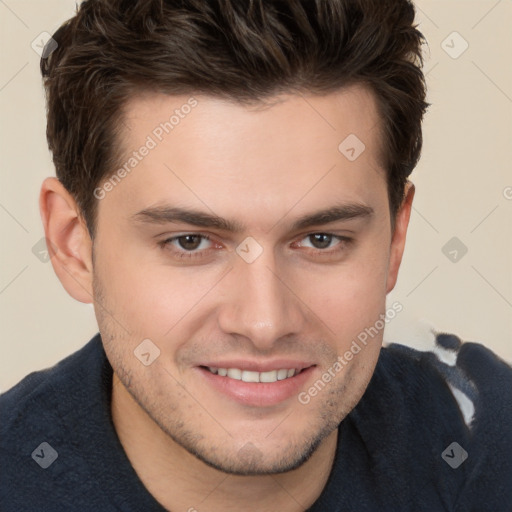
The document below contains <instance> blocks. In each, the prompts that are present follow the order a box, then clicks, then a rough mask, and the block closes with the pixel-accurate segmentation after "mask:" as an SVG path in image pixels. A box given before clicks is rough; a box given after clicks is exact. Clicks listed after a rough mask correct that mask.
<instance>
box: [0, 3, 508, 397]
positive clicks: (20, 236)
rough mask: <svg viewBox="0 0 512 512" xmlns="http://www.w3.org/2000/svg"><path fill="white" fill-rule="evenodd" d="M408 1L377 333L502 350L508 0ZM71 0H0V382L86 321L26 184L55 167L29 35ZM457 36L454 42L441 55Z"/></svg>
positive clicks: (66, 347) (82, 331) (90, 326)
mask: <svg viewBox="0 0 512 512" xmlns="http://www.w3.org/2000/svg"><path fill="white" fill-rule="evenodd" d="M416 5H417V7H418V17H417V19H418V22H419V25H420V29H421V30H422V32H423V33H424V34H425V36H426V37H427V40H428V42H429V48H430V50H429V52H428V53H427V54H426V57H427V60H426V65H425V71H426V72H427V79H428V85H429V97H428V101H429V102H431V103H432V106H431V108H430V111H429V113H428V114H427V117H426V120H425V123H424V138H425V142H424V149H423V156H422V160H421V163H420V165H419V166H418V168H417V169H416V170H415V172H414V174H413V177H412V179H413V181H414V183H415V184H416V186H417V195H416V200H415V207H414V212H413V215H412V220H411V226H410V233H409V238H408V246H407V249H406V252H405V259H404V263H403V266H402V270H401V274H400V278H399V283H398V285H397V288H396V290H395V291H394V292H393V293H392V294H391V295H390V297H389V302H390V304H391V303H392V302H393V301H395V300H398V301H400V302H401V303H402V304H403V306H404V311H403V312H402V313H400V314H399V315H398V316H397V317H396V318H395V320H393V321H392V322H391V323H390V324H389V326H388V328H387V330H386V334H385V339H386V340H388V341H390V340H392V341H399V342H402V343H406V344H411V345H413V346H417V345H420V344H421V338H423V337H424V335H425V332H427V331H428V329H429V328H430V327H429V326H433V327H434V328H436V329H437V330H443V331H448V332H453V333H457V334H458V335H460V336H461V337H462V338H463V339H464V340H467V341H479V342H483V343H485V344H486V345H487V346H489V347H490V348H492V349H493V350H494V351H495V352H497V353H498V354H499V355H500V356H501V357H503V358H505V359H506V360H508V361H510V362H512V172H511V164H510V162H511V161H512V150H511V147H512V71H511V70H512V68H511V66H510V62H511V58H512V36H511V33H510V27H511V26H512V2H510V1H509V0H499V1H497V0H492V1H484V0H474V1H471V0H465V1H451V0H443V1H440V0H437V1H432V0H420V1H417V2H416ZM74 9H75V1H74V0H45V1H44V2H43V1H41V0H0V28H1V31H0V34H1V36H0V44H1V48H2V52H1V59H2V60H1V66H0V73H1V75H0V109H1V127H0V129H1V132H0V144H1V147H0V150H1V151H0V155H1V174H0V180H1V182H0V183H1V186H0V225H1V229H2V253H1V264H0V314H1V336H2V338H1V343H2V357H1V363H0V365H1V366H0V390H2V391H4V390H6V389H8V388H9V387H10V386H12V385H13V384H14V383H16V382H17V381H19V380H20V379H21V378H22V377H23V376H25V375H26V374H28V373H29V372H31V371H34V370H37V369H40V368H44V367H48V366H50V365H53V364H55V363H56V362H57V361H59V360H60V359H62V358H63V357H64V356H66V355H68V354H70V353H71V352H74V351H75V350H77V349H78V348H79V347H81V346H82V345H84V344H85V343H86V342H87V341H88V340H89V339H90V338H91V337H92V336H93V335H94V334H95V333H96V332H97V327H96V321H95V317H94V313H93V309H92V306H90V305H84V304H81V303H78V302H76V301H74V300H73V299H71V298H70V297H69V296H68V295H67V294H66V292H65V291H64V289H63V288H62V286H61V285H60V283H59V281H58V280H57V278H56V276H55V275H54V273H53V270H52V267H51V264H50V263H49V262H46V263H43V262H41V261H40V260H39V259H38V258H37V257H36V256H35V255H34V254H33V252H32V248H33V247H34V245H36V244H37V243H38V242H39V241H40V239H41V238H42V237H43V229H42V226H41V222H40V217H39V211H38V193H39V187H40V184H41V181H42V180H43V178H44V177H46V176H49V175H53V174H54V169H53V166H52V163H51V159H50V155H49V153H48V149H47V146H46V139H45V113H44V102H43V93H42V86H41V79H40V73H39V56H38V55H37V53H36V52H35V51H34V50H33V49H32V47H31V44H32V42H33V41H34V40H36V41H37V40H38V38H39V35H40V34H41V33H42V32H49V33H50V34H51V33H53V32H54V31H55V30H56V29H57V28H58V26H59V25H60V24H61V22H63V21H64V20H65V19H67V18H68V17H70V16H72V14H73V12H74ZM454 31H456V32H458V34H460V35H456V34H455V35H454V34H452V33H453V32H454ZM443 41H444V43H443ZM464 41H466V42H467V44H468V48H467V50H466V51H465V52H464V53H462V54H461V55H460V56H458V57H457V58H453V57H454V56H457V54H458V53H460V52H461V50H462V49H463V48H464V46H465V44H466V43H465V42H464ZM445 50H446V51H445ZM447 52H448V53H447ZM449 53H451V54H452V56H450V55H449ZM452 237H457V238H458V239H459V240H460V241H461V242H462V243H463V244H464V245H465V246H466V247H467V249H468V252H467V254H465V255H464V256H462V257H461V253H460V251H459V253H458V261H457V262H452V261H450V259H448V257H447V256H445V254H444V253H443V252H442V248H443V246H444V245H445V244H446V243H447V242H448V241H449V240H450V239H451V238H452ZM450 250H452V248H449V249H448V250H447V251H445V252H447V253H449V251H450ZM451 257H453V253H452V256H451Z"/></svg>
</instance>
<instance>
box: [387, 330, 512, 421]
mask: <svg viewBox="0 0 512 512" xmlns="http://www.w3.org/2000/svg"><path fill="white" fill-rule="evenodd" d="M379 362H380V363H381V364H382V366H383V367H384V368H383V371H384V372H385V373H387V377H388V378H391V379H394V380H395V382H396V385H397V387H399V388H403V387H404V386H405V387H407V386H408V385H410V384H411V381H421V382H423V381H424V379H425V378H428V379H430V381H431V382H430V383H429V385H428V386H427V387H428V388H432V387H434V388H439V387H441V388H445V387H446V388H448V389H449V390H450V392H451V395H452V396H453V399H454V403H455V404H456V405H457V406H458V409H459V411H460V413H461V415H462V417H463V419H464V422H465V424H466V426H467V428H468V429H470V430H472V429H473V428H475V427H476V426H478V425H479V424H480V423H481V422H482V421H489V420H491V419H494V420H498V419H499V418H500V415H501V413H502V410H503V408H505V410H507V409H508V411H509V412H510V413H511V414H512V409H511V408H512V367H511V366H510V365H509V364H508V363H507V362H506V361H504V360H503V359H501V358H500V357H499V356H498V355H496V354H495V353H494V352H493V351H491V350H490V349H488V348H486V347H485V346H484V345H482V344H481V343H475V342H463V341H462V340H461V339H460V338H459V337H458V336H456V335H454V334H448V333H433V336H432V344H431V346H430V347H429V348H427V347H425V349H424V350H418V349H416V348H412V347H409V346H405V345H401V344H397V343H391V344H388V345H387V346H385V347H383V349H382V354H381V360H380V361H379ZM399 377H402V378H399Z"/></svg>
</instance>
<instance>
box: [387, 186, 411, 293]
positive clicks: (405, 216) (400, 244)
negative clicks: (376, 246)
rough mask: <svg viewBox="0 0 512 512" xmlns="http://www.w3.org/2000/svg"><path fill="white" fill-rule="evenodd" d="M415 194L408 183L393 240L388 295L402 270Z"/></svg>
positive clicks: (397, 215) (396, 221)
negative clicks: (401, 265) (401, 264)
mask: <svg viewBox="0 0 512 512" xmlns="http://www.w3.org/2000/svg"><path fill="white" fill-rule="evenodd" d="M414 193H415V187H414V184H413V183H412V182H410V181H408V182H407V184H406V187H405V194H404V200H403V201H402V205H401V206H400V209H399V210H398V212H397V214H396V219H395V229H394V232H393V237H392V239H391V251H390V258H389V267H388V280H387V284H386V293H389V292H390V291H391V290H392V289H393V288H394V287H395V284H396V281H397V278H398V270H399V269H400V263H401V262H402V256H403V254H404V249H405V239H406V236H407V228H408V226H409V219H410V217H411V208H412V202H413V199H414Z"/></svg>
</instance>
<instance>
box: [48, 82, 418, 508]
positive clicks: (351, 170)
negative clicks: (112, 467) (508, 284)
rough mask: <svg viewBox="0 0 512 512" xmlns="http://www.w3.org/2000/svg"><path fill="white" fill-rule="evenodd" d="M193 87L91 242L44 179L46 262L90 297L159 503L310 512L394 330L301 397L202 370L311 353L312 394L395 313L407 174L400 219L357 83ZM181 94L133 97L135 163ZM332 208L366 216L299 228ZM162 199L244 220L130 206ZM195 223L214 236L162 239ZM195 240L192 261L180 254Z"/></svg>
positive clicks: (124, 427)
mask: <svg viewBox="0 0 512 512" xmlns="http://www.w3.org/2000/svg"><path fill="white" fill-rule="evenodd" d="M195 98H196V99H197V101H198V105H197V106H196V107H195V108H194V109H193V110H192V111H191V112H190V114H188V115H187V116H186V117H185V118H184V119H181V120H180V123H179V125H177V126H176V127H175V128H174V129H173V130H172V132H170V133H169V134H167V135H166V136H165V137H164V139H163V140H162V142H160V143H159V144H158V145H157V147H156V148H154V149H152V150H151V151H150V152H149V154H148V155H147V156H146V157H145V158H144V159H143V160H142V161H141V162H140V163H139V164H138V165H137V167H136V168H135V169H134V170H133V171H132V172H130V173H129V175H127V176H126V177H125V178H123V180H122V181H121V182H120V183H119V184H117V185H116V186H115V187H114V188H113V189H112V190H111V191H109V192H108V193H107V194H106V195H105V197H104V198H103V199H101V200H100V201H99V204H98V217H97V232H96V236H95V239H94V244H93V242H92V241H91V239H90V237H89V234H88V231H87V229H86V228H85V224H84V222H83V220H82V218H81V216H80V212H79V210H78V208H77V206H76V203H75V202H74V200H73V198H72V197H71V196H70V195H69V194H68V193H67V191H66V190H65V189H64V188H63V187H62V185H61V184H60V183H59V182H58V181H57V180H56V179H55V178H48V179H47V180H46V181H45V182H44V184H43V186H42V190H41V199H40V206H41V214H42V218H43V223H44V227H45V233H46V236H47V238H48V239H49V240H51V241H52V243H53V245H54V247H53V248H52V252H51V254H52V264H53V267H54V269H55V272H56V274H57V276H58V277H59V279H60V280H61V282H62V284H63V286H64V287H65V289H66V290H67V291H68V293H69V294H70V295H71V296H72V297H74V298H75V299H76V300H79V301H81V302H86V303H93V304H94V307H95V311H96V316H97V320H98V325H99V329H100V332H101V335H102V339H103V343H104V347H105V351H106V354H107V357H108V359H109V361H110V363H111V365H112V367H113V369H114V376H113V390H112V418H113V422H114V425H115V428H116V431H117V434H118V436H119V439H120V441H121V443H122V445H123V447H124V449H125V451H126V454H127V456H128V458H129V460H130V462H131V464H132V465H133V467H134V469H135V470H136V472H137V473H138V475H139V477H140V479H141V480H142V482H143V483H144V485H145V486H146V488H147V489H148V490H149V492H151V493H152V494H153V496H154V497H155V498H156V499H157V500H158V501H159V502H160V503H161V504H162V505H163V506H164V507H166V508H168V509H170V510H198V511H204V510H208V511H209V512H215V511H220V510H222V511H223V512H226V511H231V510H232V511H235V510H242V509H243V510H248V511H257V510H268V511H273V510H275V511H278V510H279V511H299V510H305V509H306V508H307V507H309V506H310V505H311V504H312V503H314V501H315V500H316V499H317V498H318V496H319V495H320V493H321V491H322V489H323V488H324V486H325V484H326V481H327V478H328V476H329V472H330V470H331V467H332V462H333V458H334V453H335V449H336V442H337V436H338V430H337V426H338V425H339V423H340V422H341V421H342V420H343V418H344V417H345V416H346V415H347V414H348V413H349V412H350V411H351V410H352V409H353V407H354V406H355V405H356V404H357V402H358V401H359V400H360V398H361V397H362V395H363V393H364V391H365V389H366V387H367V385H368V382H369V380H370V378H371V376H372V374H373V371H374V369H375V365H376V362H377V359H378V356H379V351H380V348H381V343H382V334H383V333H382V332H379V334H378V335H377V336H375V337H374V338H373V339H372V340H371V341H370V342H369V343H368V344H367V346H366V347H364V348H363V350H362V351H361V352H360V353H358V354H357V355H356V356H354V358H353V359H352V360H351V361H350V362H348V364H347V365H346V366H345V367H344V368H343V370H342V371H340V372H338V373H337V374H336V377H335V378H333V379H332V380H331V382H329V383H328V384H327V385H326V387H325V388H324V389H323V390H322V391H321V392H319V393H318V394H317V395H316V396H315V397H314V398H312V399H311V401H310V402H309V403H308V404H306V405H305V404H302V403H300V401H299V400H298V399H297V393H294V394H293V396H291V397H289V398H287V399H285V400H283V401H282V402H280V403H278V404H276V405H272V406H257V405H246V404H242V403H240V402H238V401H236V400H234V399H232V398H230V397H227V396H225V395H224V394H222V393H220V392H219V391H218V390H217V389H216V388H213V387H212V386H209V385H208V383H207V381H206V379H205V378H204V376H203V374H202V371H200V370H199V368H198V365H201V364H204V363H205V362H206V361H219V360H220V359H221V358H222V359H225V358H238V359H243V360H251V361H254V360H257V361H269V360H275V359H277V358H282V357H284V358H292V359H297V360H304V361H308V362H309V363H312V364H314V367H313V368H312V369H311V370H310V374H309V376H308V379H307V381H306V382H305V383H304V385H302V386H301V388H300V389H299V390H298V391H307V390H308V389H309V388H310V387H311V386H312V385H313V383H314V382H315V381H317V380H318V379H319V378H321V376H322V374H324V373H325V372H326V371H327V370H328V369H329V368H330V367H332V365H333V363H334V362H335V361H336V359H337V357H338V356H342V355H343V354H344V353H345V352H346V351H347V350H348V349H349V348H350V345H351V343H352V341H353V340H354V339H355V338H356V337H357V335H358V334H359V333H360V332H362V331H363V330H364V329H365V328H366V327H369V326H372V325H374V324H375V322H376V321H377V320H378V319H379V316H380V315H381V314H384V313H385V310H386V306H385V299H386V295H387V293H389V292H390V291H391V290H392V289H393V287H394V285H395V282H396V279H397V274H398V269H399V266H400V262H401V258H402V254H403V249H404V244H405V237H406V231H407V226H408V222H409V215H410V210H411V204H412V200H413V196H414V187H413V186H412V184H410V183H409V184H408V186H407V189H406V195H405V199H404V202H403V204H402V206H401V208H400V210H399V211H398V213H397V215H396V219H395V227H394V230H393V229H392V223H391V218H390V212H389V203H388V195H387V187H386V180H385V171H384V169H383V168H382V165H381V162H380V158H379V156H380V154H381V148H380V143H381V135H380V129H379V128H380V123H379V118H378V115H377V111H376V107H375V102H374V98H373V95H372V94H371V93H370V92H369V91H367V90H366V89H364V88H363V87H362V86H351V87H350V88H348V89H344V90H340V91H337V92H336V93H332V94H328V95H324V96H312V95H306V96H304V97H301V96H300V95H292V94H289V95H283V96H280V97H279V98H274V100H278V101H274V102H273V103H272V104H271V105H270V106H266V107H265V108H262V107H261V106H260V107H256V106H252V107H249V106H242V105H239V104H235V103H231V102H228V101H225V100H220V99H216V98H212V97H208V96H195ZM188 99H189V98H188V97H187V96H173V97H171V96H164V95H157V94H152V95H145V96H141V97H137V98H133V99H132V100H131V101H130V102H129V103H128V104H127V106H126V110H125V116H124V125H125V126H126V129H125V131H124V133H123V134H122V140H121V143H122V148H123V150H124V151H125V153H126V155H127V158H128V157H129V156H130V154H131V153H132V152H133V151H134V150H136V149H137V148H139V147H140V146H141V145H142V144H144V141H145V140H146V137H147V136H148V135H149V134H151V133H152V131H153V130H154V128H155V127H156V126H158V125H159V123H161V122H162V121H164V120H166V119H168V117H169V114H167V113H168V112H170V113H172V111H173V110H174V109H175V108H180V106H181V105H183V104H184V103H186V102H187V100H188ZM351 133H353V134H356V135H357V137H358V138H359V139H360V140H361V141H363V142H364V144H365V146H366V149H365V150H364V151H363V152H362V154H361V155H360V156H359V157H358V158H357V159H356V160H355V161H352V162H351V161H349V160H348V159H347V158H346V157H345V156H344V155H343V154H342V153H341V152H340V151H338V145H339V144H340V142H342V141H343V140H344V139H345V138H346V137H347V136H348V135H349V134H351ZM339 204H343V205H346V204H352V205H354V204H355V205H359V206H361V205H364V206H366V207H369V208H371V209H372V214H370V215H366V216H364V215H362V216H358V217H354V218H352V219H342V220H338V221H336V222H332V223H328V224H325V223H324V224H322V223H317V224H315V225H314V226H310V227H307V228H305V229H299V230H293V229H292V227H291V226H292V225H293V223H294V222H295V221H296V220H297V219H298V218H300V217H302V216H304V215H307V214H310V213H313V212H316V211H319V210H323V209H325V208H328V207H331V206H333V205H339ZM163 205H168V206H174V207H176V206H178V207H181V208H187V209H195V210H199V211H202V212H205V213H208V214H215V215H217V216H219V217H223V218H225V219H229V220H231V221H237V222H239V223H240V224H242V225H243V229H242V230H241V231H240V232H237V233H233V232H227V231H224V230H222V229H220V228H219V227H208V228H204V227H198V226H195V225H191V224H187V223H184V222H181V221H180V222H179V223H170V222H165V223H157V222H147V221H144V220H141V217H140V216H139V217H137V215H136V214H137V213H138V212H140V211H142V210H144V209H148V208H154V207H156V206H160V207H162V206H163ZM315 233H329V234H333V235H335V236H333V237H332V238H329V237H327V238H322V237H320V240H318V238H315V237H314V236H312V235H314V234H315ZM186 234H192V235H208V236H210V238H211V239H210V241H208V240H205V239H201V238H199V239H197V238H192V239H186V240H184V239H183V238H182V239H180V240H181V242H182V245H180V241H179V240H174V241H172V242H169V243H168V244H167V245H164V244H163V242H164V241H165V240H166V239H169V238H170V237H172V236H177V235H181V236H183V235H186ZM247 237H253V238H254V239H255V240H256V241H257V243H258V244H259V246H260V247H261V248H262V250H263V252H262V253H261V255H260V256H259V257H258V258H257V259H256V260H255V261H253V262H252V263H247V262H246V261H245V260H244V259H243V258H242V257H240V256H239V254H238V253H237V252H236V249H237V247H238V246H239V245H240V244H241V243H242V242H243V241H244V240H245V239H246V238H247ZM337 237H347V238H350V239H351V241H350V242H347V241H346V240H344V239H338V238H337ZM187 242H188V245H187ZM194 243H195V245H194ZM187 249H188V250H189V255H190V252H193V253H195V254H194V257H192V258H186V257H181V258H180V257H179V255H180V254H181V256H183V255H185V256H186V253H187ZM251 250H253V249H251ZM144 339H150V340H151V341H152V343H154V345H155V346H157V347H158V349H159V350H160V355H159V357H158V358H157V359H155V360H154V362H153V363H152V364H150V365H149V366H145V365H143V364H142V363H141V361H140V360H139V359H137V357H135V355H134V350H135V349H136V348H137V346H138V345H139V344H140V343H141V341H142V340H144Z"/></svg>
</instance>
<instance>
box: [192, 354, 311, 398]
mask: <svg viewBox="0 0 512 512" xmlns="http://www.w3.org/2000/svg"><path fill="white" fill-rule="evenodd" d="M276 366H283V367H282V368H278V367H275V368H273V369H268V368H260V369H262V370H264V371H257V370H256V369H254V368H253V369H247V368H239V367H237V366H235V365H229V366H228V365H226V366H210V365H201V366H196V367H195V370H196V371H198V372H199V375H200V376H201V377H202V378H203V379H205V381H204V384H205V388H206V389H208V390H209V391H211V392H213V393H215V394H216V395H220V396H221V397H222V398H223V399H225V398H228V399H229V400H230V401H235V402H237V403H238V404H240V405H244V406H251V407H271V406H275V405H279V404H282V403H285V402H286V401H287V400H290V399H293V397H296V396H298V394H299V393H300V391H301V390H302V389H304V388H305V387H306V385H307V383H308V381H309V380H310V379H311V378H312V375H313V373H314V371H315V369H316V367H317V366H316V364H313V365H299V366H298V367H295V368H293V367H290V366H292V365H286V364H283V365H276Z"/></svg>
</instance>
